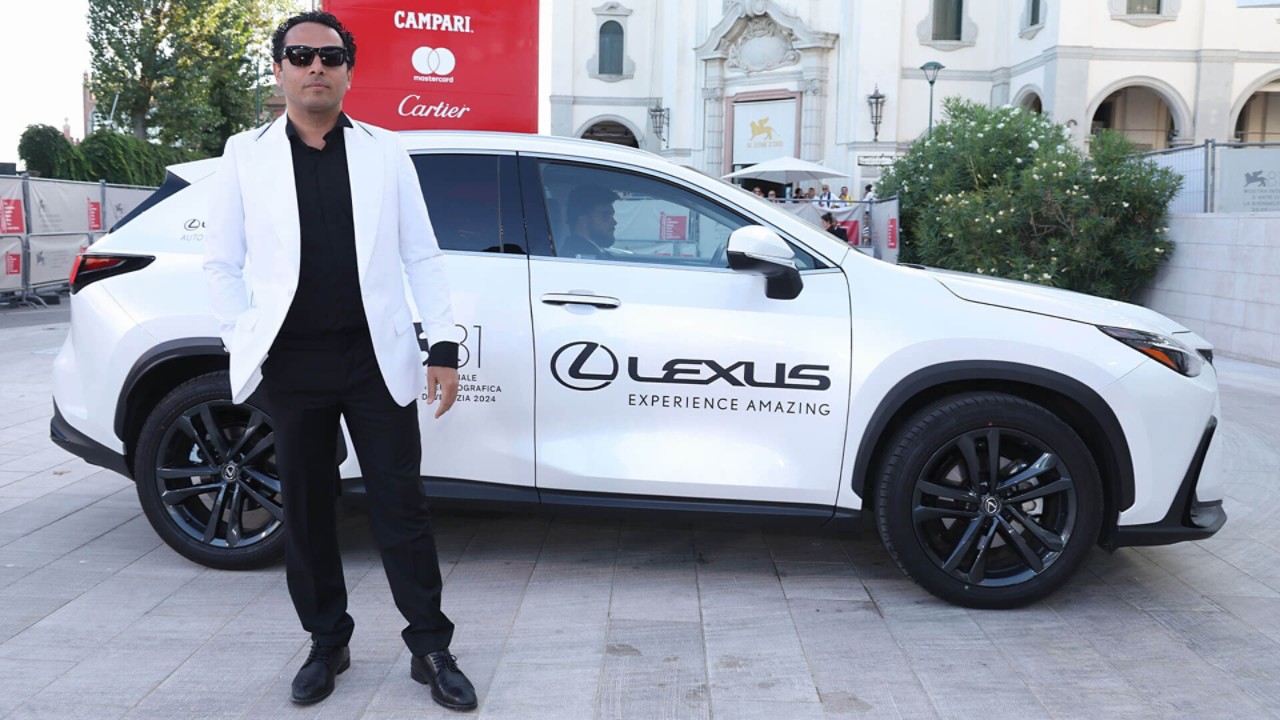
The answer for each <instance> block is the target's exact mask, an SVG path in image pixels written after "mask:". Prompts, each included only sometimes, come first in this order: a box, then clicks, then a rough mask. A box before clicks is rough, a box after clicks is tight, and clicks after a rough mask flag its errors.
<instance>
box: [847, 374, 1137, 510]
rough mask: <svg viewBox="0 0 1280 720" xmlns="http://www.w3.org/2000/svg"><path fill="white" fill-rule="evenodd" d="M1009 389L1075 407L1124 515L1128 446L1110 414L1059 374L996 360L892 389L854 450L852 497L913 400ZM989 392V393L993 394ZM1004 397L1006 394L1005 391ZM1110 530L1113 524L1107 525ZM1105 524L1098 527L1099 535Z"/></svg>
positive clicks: (1129, 485)
mask: <svg viewBox="0 0 1280 720" xmlns="http://www.w3.org/2000/svg"><path fill="white" fill-rule="evenodd" d="M975 382H979V383H994V384H997V385H998V384H1000V383H1011V384H1015V385H1023V386H1033V387H1036V388H1039V389H1041V390H1045V391H1048V392H1051V393H1054V394H1056V395H1059V396H1061V397H1063V398H1064V399H1066V400H1068V401H1070V402H1072V403H1075V404H1076V405H1079V406H1080V407H1081V408H1083V409H1084V411H1085V412H1087V413H1088V414H1089V415H1090V416H1091V418H1092V420H1093V421H1094V422H1096V423H1097V425H1098V429H1099V430H1100V431H1101V441H1102V442H1105V443H1106V444H1107V445H1108V448H1106V449H1109V450H1110V452H1111V453H1112V456H1113V459H1114V462H1113V463H1111V467H1109V468H1108V467H1106V466H1105V465H1104V463H1103V459H1102V458H1095V459H1096V460H1097V462H1098V465H1099V469H1101V470H1102V471H1103V473H1104V478H1103V481H1104V482H1106V483H1109V485H1110V490H1111V494H1112V498H1113V501H1114V513H1113V514H1112V516H1113V517H1118V515H1119V513H1120V512H1121V511H1123V510H1126V509H1128V508H1129V507H1131V506H1132V505H1133V502H1134V480H1133V457H1132V455H1131V454H1130V453H1129V443H1128V441H1127V440H1126V439H1125V436H1124V430H1123V428H1121V426H1120V421H1119V420H1117V419H1116V416H1115V413H1114V412H1112V410H1111V407H1110V406H1109V405H1108V404H1107V402H1106V401H1105V400H1103V399H1102V396H1100V395H1099V394H1098V393H1097V392H1095V391H1094V390H1093V389H1092V388H1090V387H1089V386H1087V385H1085V384H1084V383H1082V382H1080V381H1079V380H1076V379H1074V378H1071V377H1069V376H1067V375H1063V374H1062V373H1058V372H1054V371H1052V370H1046V369H1044V368H1041V367H1035V366H1033V365H1023V364H1020V363H1011V362H1003V361H997V360H962V361H956V362H948V363H941V364H938V365H933V366H930V367H927V368H922V369H920V370H917V371H915V372H913V373H911V374H910V375H908V376H906V377H905V378H903V379H902V380H901V381H899V382H898V384H897V385H894V386H893V389H891V390H890V391H889V392H888V393H886V394H885V396H884V399H882V400H881V401H880V405H879V406H878V407H876V409H875V412H873V413H872V415H871V420H870V422H868V423H867V427H866V429H864V430H863V433H862V438H861V442H860V443H859V445H858V455H857V458H856V459H855V460H854V465H853V477H852V483H853V491H854V493H856V494H857V495H858V496H859V497H862V498H865V497H866V494H865V493H864V492H863V490H864V488H866V486H867V481H868V475H869V473H870V472H871V463H872V461H873V459H874V457H875V456H876V454H877V450H878V449H879V447H878V446H879V445H880V440H882V439H883V438H884V436H885V434H886V433H887V432H889V431H890V430H891V427H890V425H891V423H892V421H893V419H894V417H895V415H897V413H898V412H899V411H900V410H901V409H902V408H903V407H904V405H906V404H907V403H908V402H909V401H910V400H912V399H913V398H915V397H917V396H919V395H921V394H922V393H927V392H929V391H930V390H932V389H935V388H939V387H941V386H944V385H950V384H954V383H975ZM993 389H994V388H993ZM1006 392H1007V391H1006ZM1111 524H1114V522H1112V523H1111ZM1107 525H1108V523H1104V524H1103V527H1104V533H1105V532H1106V529H1107Z"/></svg>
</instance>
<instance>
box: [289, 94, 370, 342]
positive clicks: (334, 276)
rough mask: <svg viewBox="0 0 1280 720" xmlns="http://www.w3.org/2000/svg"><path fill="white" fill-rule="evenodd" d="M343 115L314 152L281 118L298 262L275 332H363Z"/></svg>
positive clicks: (364, 324) (347, 124)
mask: <svg viewBox="0 0 1280 720" xmlns="http://www.w3.org/2000/svg"><path fill="white" fill-rule="evenodd" d="M349 127H351V120H349V119H348V118H347V116H346V114H345V113H343V114H339V115H338V122H337V124H336V125H334V126H333V129H332V130H330V131H329V132H328V133H327V134H326V135H325V136H324V147H323V148H321V149H319V150H317V149H316V148H313V147H311V146H309V145H307V144H306V143H305V142H303V141H302V138H301V137H300V136H299V135H298V131H297V129H296V128H295V127H294V126H293V122H292V121H291V120H289V118H288V116H287V115H286V116H285V126H284V132H285V135H286V136H288V138H289V146H290V148H291V149H292V150H293V186H294V188H295V189H296V190H297V193H298V229H299V231H300V233H301V238H300V239H301V245H302V247H301V262H300V265H299V268H298V290H297V292H296V293H295V294H294V296H293V304H292V305H290V306H289V314H288V315H286V316H285V319H284V325H283V327H281V329H280V332H281V333H283V334H287V335H329V334H334V333H355V332H360V331H361V330H367V329H368V321H367V320H366V319H365V316H364V303H363V302H362V301H361V299H360V298H361V296H360V275H359V273H358V271H357V269H356V228H355V219H354V218H353V216H352V212H351V175H350V174H349V173H348V171H347V144H346V140H345V138H344V137H343V135H342V133H343V128H349Z"/></svg>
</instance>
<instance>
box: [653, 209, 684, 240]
mask: <svg viewBox="0 0 1280 720" xmlns="http://www.w3.org/2000/svg"><path fill="white" fill-rule="evenodd" d="M658 239H659V240H680V241H684V240H688V239H689V216H688V215H667V214H666V213H663V214H660V215H658Z"/></svg>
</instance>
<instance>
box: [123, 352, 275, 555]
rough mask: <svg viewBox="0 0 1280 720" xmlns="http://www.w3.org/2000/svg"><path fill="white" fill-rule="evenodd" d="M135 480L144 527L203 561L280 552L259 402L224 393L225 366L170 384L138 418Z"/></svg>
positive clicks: (267, 429) (265, 419)
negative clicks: (238, 402)
mask: <svg viewBox="0 0 1280 720" xmlns="http://www.w3.org/2000/svg"><path fill="white" fill-rule="evenodd" d="M134 466H135V473H134V474H135V480H136V481H137V486H138V488H137V489H138V498H139V500H140V501H141V503H142V508H143V511H144V512H145V513H146V515H147V519H148V520H149V521H150V522H151V525H152V527H154V528H155V530H156V532H157V533H158V534H159V535H160V537H161V539H163V540H164V541H165V542H166V543H167V544H168V545H169V546H170V547H172V548H173V549H174V550H177V551H178V552H179V553H181V554H182V555H183V556H185V557H187V558H189V559H191V560H193V561H195V562H197V563H200V564H202V565H207V566H209V567H214V568H220V569H224V570H243V569H252V568H258V567H263V566H266V565H269V564H271V563H274V562H276V561H277V560H279V559H280V558H281V557H282V556H283V553H284V533H283V532H282V527H283V523H284V503H283V498H282V496H281V491H280V480H279V474H278V472H277V470H276V457H275V438H274V434H273V433H272V430H271V420H270V417H269V416H268V415H267V413H266V412H265V411H263V410H262V409H261V408H259V407H256V406H255V405H253V404H252V400H251V401H250V403H246V404H242V405H235V404H232V402H231V397H230V390H229V383H228V380H227V374H226V373H225V372H216V373H209V374H207V375H201V376H199V377H196V378H193V379H192V380H189V381H187V382H185V383H183V384H182V385H179V386H178V387H177V388H175V389H174V390H173V391H172V392H170V393H169V394H168V395H167V396H165V398H164V399H163V400H161V401H160V402H159V403H158V404H157V405H156V407H155V409H154V410H153V411H152V413H151V415H150V416H149V417H148V418H147V421H146V423H145V424H144V426H143V428H142V433H141V435H140V436H139V439H138V452H137V455H136V460H135V463H134Z"/></svg>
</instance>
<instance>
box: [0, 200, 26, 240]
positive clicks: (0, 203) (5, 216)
mask: <svg viewBox="0 0 1280 720" xmlns="http://www.w3.org/2000/svg"><path fill="white" fill-rule="evenodd" d="M26 231H27V223H26V220H25V219H24V218H23V215H22V201H21V200H0V232H2V233H17V234H22V233H25V232H26Z"/></svg>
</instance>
